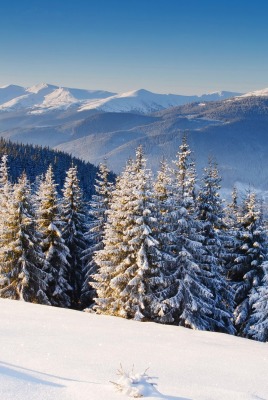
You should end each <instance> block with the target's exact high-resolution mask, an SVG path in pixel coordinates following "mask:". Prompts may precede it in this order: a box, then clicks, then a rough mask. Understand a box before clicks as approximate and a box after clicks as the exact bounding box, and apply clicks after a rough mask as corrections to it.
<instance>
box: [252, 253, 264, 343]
mask: <svg viewBox="0 0 268 400" xmlns="http://www.w3.org/2000/svg"><path fill="white" fill-rule="evenodd" d="M262 268H263V272H264V277H263V280H262V284H261V286H259V288H258V289H257V292H256V293H255V294H254V295H252V296H251V301H252V308H253V310H254V311H253V314H252V317H251V320H250V329H249V337H251V338H253V339H256V340H259V341H261V342H268V262H267V261H266V262H264V263H263V264H262Z"/></svg>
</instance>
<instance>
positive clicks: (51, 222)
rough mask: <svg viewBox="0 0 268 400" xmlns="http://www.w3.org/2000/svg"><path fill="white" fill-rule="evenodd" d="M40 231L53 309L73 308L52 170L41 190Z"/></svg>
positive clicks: (39, 194)
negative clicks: (49, 276)
mask: <svg viewBox="0 0 268 400" xmlns="http://www.w3.org/2000/svg"><path fill="white" fill-rule="evenodd" d="M38 196H39V207H38V220H37V224H38V229H39V231H40V232H41V235H42V250H43V252H44V254H45V258H46V261H47V263H48V269H47V272H49V273H50V275H51V280H50V282H49V287H48V292H47V296H48V299H49V301H50V302H51V304H52V305H54V306H58V307H70V305H71V300H70V296H71V292H72V287H71V286H70V285H69V283H68V281H67V279H68V271H69V267H70V265H69V262H68V258H69V257H70V252H69V249H68V247H67V246H66V245H65V243H64V239H63V238H62V233H61V227H62V223H61V217H60V216H61V209H60V205H59V200H58V194H57V189H56V183H55V181H54V177H53V170H52V167H51V166H50V167H49V168H48V170H47V173H46V175H45V179H44V181H43V182H42V183H41V184H40V188H39V193H38Z"/></svg>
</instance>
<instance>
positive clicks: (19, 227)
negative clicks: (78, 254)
mask: <svg viewBox="0 0 268 400" xmlns="http://www.w3.org/2000/svg"><path fill="white" fill-rule="evenodd" d="M4 226H5V238H6V245H5V246H2V247H1V249H0V259H1V276H2V280H3V281H4V282H5V284H4V285H2V288H1V291H0V294H1V297H7V298H11V299H15V300H24V301H28V302H32V303H40V304H50V302H49V300H48V298H47V296H46V290H47V285H48V281H49V278H50V277H49V275H48V274H47V273H46V267H47V265H46V262H45V258H44V255H43V253H42V250H41V247H40V237H39V236H38V232H37V231H36V226H35V214H34V210H33V205H32V202H31V189H30V185H29V182H28V180H27V177H26V175H25V174H24V175H22V177H21V178H20V179H19V182H18V184H16V185H15V186H14V194H13V197H12V200H11V201H10V206H9V213H8V214H7V215H6V219H5V223H4Z"/></svg>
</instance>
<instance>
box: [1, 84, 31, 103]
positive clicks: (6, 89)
mask: <svg viewBox="0 0 268 400" xmlns="http://www.w3.org/2000/svg"><path fill="white" fill-rule="evenodd" d="M24 92H25V89H24V88H23V87H22V86H17V85H7V86H2V87H0V105H1V104H2V103H6V102H8V101H10V100H12V99H14V98H15V97H18V96H21V95H23V94H24Z"/></svg>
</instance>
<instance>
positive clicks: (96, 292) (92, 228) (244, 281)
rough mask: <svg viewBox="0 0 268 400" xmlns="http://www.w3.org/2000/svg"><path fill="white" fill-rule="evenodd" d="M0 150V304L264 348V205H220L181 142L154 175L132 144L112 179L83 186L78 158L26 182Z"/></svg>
mask: <svg viewBox="0 0 268 400" xmlns="http://www.w3.org/2000/svg"><path fill="white" fill-rule="evenodd" d="M3 146H4V143H3V142H2V145H1V149H2V150H1V151H2V154H3V155H2V159H1V165H0V213H1V218H0V297H2V298H9V299H14V300H22V301H26V302H32V303H39V304H45V305H52V306H56V307H64V308H72V309H76V310H85V311H87V312H95V313H98V314H107V315H113V316H119V317H123V318H128V319H135V320H139V321H153V322H157V323H162V324H173V325H177V326H184V327H187V328H191V329H198V330H206V331H215V332H223V333H227V334H231V335H238V336H242V337H246V338H250V339H255V340H259V341H268V253H267V222H266V219H265V212H264V205H263V203H262V201H261V200H260V199H258V198H257V195H256V194H255V193H254V192H253V191H250V190H248V192H247V193H245V194H244V195H243V196H241V195H240V194H239V193H238V191H237V189H236V188H234V189H233V192H232V199H231V200H230V201H229V202H224V201H223V200H222V198H221V195H220V183H221V177H220V175H219V171H218V168H217V164H216V162H215V161H214V160H212V159H210V160H208V164H207V167H206V168H205V169H204V171H203V175H202V176H201V177H197V175H196V168H195V163H194V160H193V155H192V152H191V149H190V148H189V145H188V143H187V138H186V137H184V138H183V140H182V143H181V145H180V147H179V149H178V152H177V157H176V159H175V160H174V161H173V162H167V161H165V160H163V161H162V162H161V163H160V166H159V170H158V173H157V174H156V176H154V175H153V173H152V172H151V171H150V170H149V169H148V168H147V166H146V157H145V155H144V153H143V149H142V147H141V146H140V147H138V148H137V150H136V156H135V158H134V159H130V160H129V161H128V162H127V163H126V167H125V169H124V170H123V171H122V173H121V174H120V175H118V176H117V177H116V179H115V177H114V175H113V174H111V172H110V171H109V169H108V167H107V165H106V164H105V163H101V164H100V165H99V167H98V169H97V168H95V167H93V166H91V167H92V168H95V169H94V173H92V174H91V175H90V180H88V181H87V182H88V187H86V184H85V182H86V181H85V176H84V175H85V172H83V171H82V173H81V172H79V167H80V168H81V163H82V162H81V161H79V160H76V159H72V160H68V163H69V164H68V167H67V162H66V163H61V170H64V174H65V176H63V174H62V173H60V172H59V170H58V169H57V168H56V167H55V163H54V164H53V159H54V160H55V155H54V156H53V157H52V159H51V156H49V157H48V156H47V157H46V158H45V159H46V160H47V161H48V162H47V163H45V164H44V165H45V166H46V170H45V171H40V170H38V171H37V170H36V171H35V176H33V174H34V172H33V171H34V170H33V168H28V169H27V168H25V167H23V168H20V169H19V168H17V165H15V164H14V163H15V161H14V159H15V158H16V157H15V158H12V156H11V153H10V152H8V151H6V152H4V151H3ZM14 146H17V147H16V149H17V150H16V151H17V152H18V153H19V152H23V151H25V152H26V150H25V149H26V147H27V146H22V147H21V149H20V150H19V145H14ZM5 149H6V148H5ZM14 149H15V147H13V151H15V150H14ZM31 149H32V147H31V146H29V147H28V148H27V151H30V150H31ZM39 150H40V152H41V149H39ZM42 151H48V149H47V150H46V149H43V150H42ZM31 152H32V150H31ZM47 154H48V153H47ZM35 157H36V155H35ZM68 157H69V156H68ZM27 159H28V162H30V161H29V160H30V158H29V157H28V158H27ZM36 164H38V163H36ZM83 168H85V167H83ZM14 170H16V171H20V176H15V174H14V172H13V171H14ZM80 171H81V170H80ZM84 171H85V170H84ZM86 175H87V176H88V177H89V174H86ZM59 176H60V179H59ZM93 177H94V179H95V177H96V180H95V182H94V179H93ZM81 180H82V181H83V184H81ZM91 185H92V186H91ZM93 185H95V188H94V189H93Z"/></svg>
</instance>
